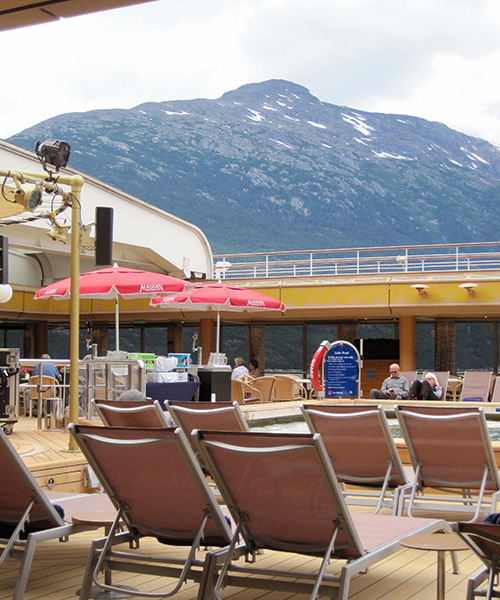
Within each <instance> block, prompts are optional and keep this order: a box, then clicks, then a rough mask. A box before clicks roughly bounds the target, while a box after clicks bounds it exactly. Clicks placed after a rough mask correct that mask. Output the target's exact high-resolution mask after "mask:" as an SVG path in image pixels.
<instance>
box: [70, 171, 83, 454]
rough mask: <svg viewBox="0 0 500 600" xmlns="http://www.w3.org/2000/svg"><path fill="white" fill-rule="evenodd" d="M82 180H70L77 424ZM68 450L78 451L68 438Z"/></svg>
mask: <svg viewBox="0 0 500 600" xmlns="http://www.w3.org/2000/svg"><path fill="white" fill-rule="evenodd" d="M82 186H83V178H82V177H80V176H79V175H75V176H74V177H72V178H71V194H72V202H71V314H70V322H69V361H70V369H69V420H70V421H71V422H72V423H78V361H79V359H80V356H79V353H80V349H79V342H80V212H81V211H80V192H81V189H82ZM69 450H70V451H72V452H76V451H78V450H79V447H78V444H77V443H76V441H75V440H74V439H73V437H72V436H69Z"/></svg>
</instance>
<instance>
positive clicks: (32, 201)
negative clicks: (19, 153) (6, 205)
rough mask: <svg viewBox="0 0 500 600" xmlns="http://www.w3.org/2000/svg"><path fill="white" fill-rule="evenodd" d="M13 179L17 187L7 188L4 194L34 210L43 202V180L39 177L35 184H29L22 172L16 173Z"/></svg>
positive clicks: (24, 206) (25, 208)
mask: <svg viewBox="0 0 500 600" xmlns="http://www.w3.org/2000/svg"><path fill="white" fill-rule="evenodd" d="M12 179H13V181H14V184H15V186H16V187H15V189H10V190H7V194H4V196H5V197H7V198H8V199H9V200H10V199H12V201H14V202H15V203H16V204H19V205H21V206H22V207H23V208H24V210H28V211H29V212H33V211H34V210H35V209H36V208H37V207H38V206H40V204H41V202H42V194H43V189H42V182H41V180H39V179H37V180H36V182H35V184H34V185H33V184H27V183H25V179H24V177H23V175H21V174H20V173H14V174H13V175H12Z"/></svg>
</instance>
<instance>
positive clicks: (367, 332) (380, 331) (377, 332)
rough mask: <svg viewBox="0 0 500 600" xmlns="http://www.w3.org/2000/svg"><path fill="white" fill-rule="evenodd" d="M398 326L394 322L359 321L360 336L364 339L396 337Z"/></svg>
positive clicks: (389, 338) (391, 338)
mask: <svg viewBox="0 0 500 600" xmlns="http://www.w3.org/2000/svg"><path fill="white" fill-rule="evenodd" d="M396 331H397V329H396V327H395V325H394V323H359V325H358V337H359V339H363V340H371V339H374V340H375V339H382V338H383V339H387V340H393V339H396V337H397V335H396Z"/></svg>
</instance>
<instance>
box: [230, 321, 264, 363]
mask: <svg viewBox="0 0 500 600" xmlns="http://www.w3.org/2000/svg"><path fill="white" fill-rule="evenodd" d="M221 329H222V332H221V352H224V353H225V354H226V356H227V364H228V365H231V367H232V366H234V359H235V358H236V357H237V356H241V357H242V358H243V359H244V360H245V366H248V359H249V357H248V325H247V324H245V325H226V326H225V327H222V328H221ZM266 332H267V329H266Z"/></svg>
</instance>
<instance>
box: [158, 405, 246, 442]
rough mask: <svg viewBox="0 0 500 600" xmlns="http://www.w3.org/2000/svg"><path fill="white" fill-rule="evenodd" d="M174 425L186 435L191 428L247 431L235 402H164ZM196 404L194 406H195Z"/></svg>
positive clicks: (243, 417)
mask: <svg viewBox="0 0 500 600" xmlns="http://www.w3.org/2000/svg"><path fill="white" fill-rule="evenodd" d="M166 405H167V409H168V412H169V413H170V416H171V417H172V419H173V421H174V423H175V425H176V426H177V427H180V428H181V429H183V430H184V433H185V434H186V435H187V436H190V435H191V432H192V431H193V429H208V430H212V429H217V430H221V431H248V425H247V422H246V420H245V416H244V414H243V413H242V412H241V408H240V407H239V405H238V403H237V402H170V401H167V402H166ZM195 405H196V406H195Z"/></svg>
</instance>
